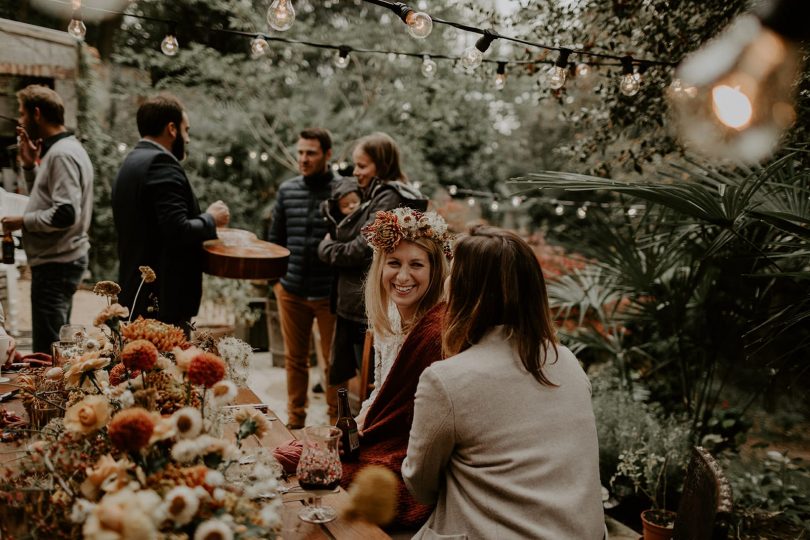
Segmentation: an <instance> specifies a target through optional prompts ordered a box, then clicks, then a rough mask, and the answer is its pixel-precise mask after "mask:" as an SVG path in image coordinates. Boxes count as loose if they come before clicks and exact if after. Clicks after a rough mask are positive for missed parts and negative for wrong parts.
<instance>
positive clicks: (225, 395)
mask: <svg viewBox="0 0 810 540" xmlns="http://www.w3.org/2000/svg"><path fill="white" fill-rule="evenodd" d="M237 393H238V390H237V388H236V385H235V384H234V383H233V382H231V381H228V380H225V381H219V382H218V383H216V384H214V386H212V387H211V394H212V395H213V399H214V403H215V404H217V405H220V406H222V405H227V404H228V403H231V402H233V400H235V399H236V394H237Z"/></svg>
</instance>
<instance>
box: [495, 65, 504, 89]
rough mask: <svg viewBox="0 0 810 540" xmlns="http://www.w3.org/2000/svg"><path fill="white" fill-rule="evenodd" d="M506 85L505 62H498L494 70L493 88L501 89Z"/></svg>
mask: <svg viewBox="0 0 810 540" xmlns="http://www.w3.org/2000/svg"><path fill="white" fill-rule="evenodd" d="M504 86H506V62H498V69H497V70H496V72H495V89H496V90H503V87H504Z"/></svg>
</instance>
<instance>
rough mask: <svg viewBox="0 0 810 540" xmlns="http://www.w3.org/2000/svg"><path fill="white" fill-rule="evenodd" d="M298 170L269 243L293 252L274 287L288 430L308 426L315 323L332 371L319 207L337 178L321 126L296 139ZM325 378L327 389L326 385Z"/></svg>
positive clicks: (332, 395) (332, 394)
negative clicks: (310, 370) (311, 354)
mask: <svg viewBox="0 0 810 540" xmlns="http://www.w3.org/2000/svg"><path fill="white" fill-rule="evenodd" d="M297 146H298V171H299V172H300V173H301V174H300V175H299V176H296V177H295V178H291V179H289V180H287V181H285V182H283V183H282V184H281V186H280V187H279V188H278V194H277V195H276V204H275V205H274V206H273V221H272V223H271V225H270V233H269V240H270V241H271V242H274V243H276V244H279V245H282V246H285V247H286V248H287V249H289V250H290V262H289V264H288V266H287V273H286V274H285V275H284V277H282V278H281V281H280V282H279V283H278V284H277V285H276V286H275V287H274V291H275V293H276V300H277V301H278V307H279V312H280V314H281V333H282V335H283V336H284V366H285V369H286V371H287V414H288V415H289V422H288V426H289V427H290V429H300V428H302V427H304V423H305V421H306V417H307V409H306V406H307V387H308V385H309V342H310V335H311V334H312V321H313V320H317V321H318V331H319V332H320V337H321V351H322V353H323V358H324V361H325V362H326V363H327V365H326V369H325V370H324V371H325V374H326V375H327V380H328V373H329V365H328V363H329V357H330V348H331V346H332V334H333V332H334V329H335V315H334V314H333V313H332V312H331V311H330V307H329V293H330V290H331V286H332V269H331V268H330V267H329V266H328V265H327V264H325V263H324V262H322V261H321V260H320V259H319V258H318V244H319V243H320V241H321V240H323V238H324V237H325V236H326V222H325V221H324V218H323V215H321V203H322V202H323V201H325V200H326V199H328V198H329V196H330V194H331V193H332V188H333V187H334V185H335V184H336V183H337V178H336V177H335V175H334V174H332V171H330V170H329V166H328V164H329V158H330V157H332V137H331V135H330V134H329V132H328V131H327V130H325V129H323V128H312V129H305V130H304V131H302V132H301V133H300V135H299V139H298V144H297ZM327 380H324V381H323V385H324V386H326V385H327ZM326 403H327V408H328V411H327V412H328V414H329V420H330V423H331V424H334V423H335V420H336V419H337V387H335V386H333V387H327V389H326Z"/></svg>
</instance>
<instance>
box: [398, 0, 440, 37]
mask: <svg viewBox="0 0 810 540" xmlns="http://www.w3.org/2000/svg"><path fill="white" fill-rule="evenodd" d="M391 9H393V10H394V11H395V12H396V14H397V15H399V18H400V19H402V22H404V23H405V24H407V25H408V33H409V34H410V35H411V37H414V38H416V39H425V38H426V37H428V36H429V35H430V33H431V32H432V31H433V19H431V18H430V15H428V14H427V13H425V12H423V11H414V10H413V9H411V8H410V7H408V6H406V5H405V4H401V3H399V2H398V3H396V4H394V5H393V6H392V8H391Z"/></svg>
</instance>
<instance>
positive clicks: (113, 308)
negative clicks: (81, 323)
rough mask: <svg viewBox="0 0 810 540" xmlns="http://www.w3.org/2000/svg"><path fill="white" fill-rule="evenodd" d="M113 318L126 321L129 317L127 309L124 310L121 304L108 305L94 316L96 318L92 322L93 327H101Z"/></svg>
mask: <svg viewBox="0 0 810 540" xmlns="http://www.w3.org/2000/svg"><path fill="white" fill-rule="evenodd" d="M113 317H116V318H118V319H126V318H127V317H129V308H126V307H124V306H122V305H121V304H112V305H109V306H107V307H105V308H104V309H102V310H101V312H99V314H98V315H96V318H95V319H94V320H93V326H102V325H103V324H106V323H107V321H109V320H110V319H112V318H113Z"/></svg>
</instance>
